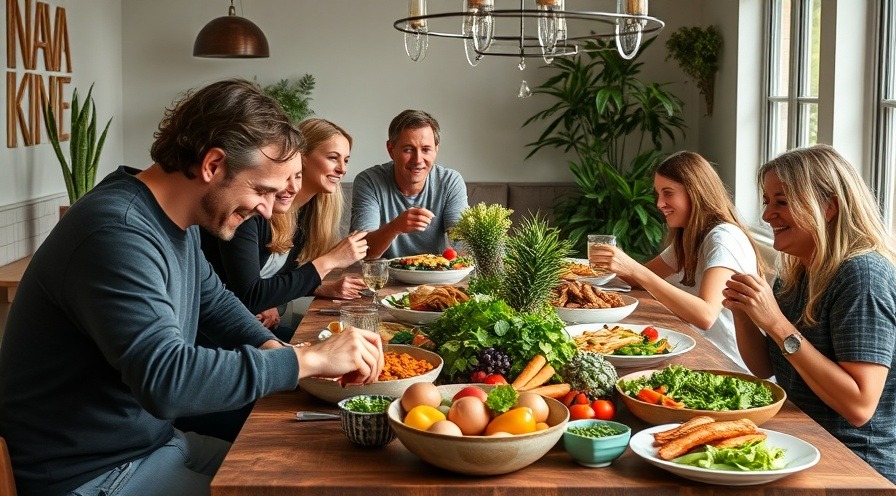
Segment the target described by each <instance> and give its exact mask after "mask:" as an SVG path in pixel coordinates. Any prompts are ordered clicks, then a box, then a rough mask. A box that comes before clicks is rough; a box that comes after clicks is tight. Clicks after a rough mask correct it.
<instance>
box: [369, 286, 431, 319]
mask: <svg viewBox="0 0 896 496" xmlns="http://www.w3.org/2000/svg"><path fill="white" fill-rule="evenodd" d="M406 294H407V291H404V292H401V293H394V294H391V295H389V296H393V297H395V298H396V299H400V298H403V297H404V296H405V295H406ZM389 296H384V297H383V298H382V299H381V300H380V304H381V305H382V306H383V308H385V309H386V311H387V312H389V313H391V314H392V316H393V317H395V318H396V319H398V320H400V321H402V322H407V323H410V324H429V323H430V322H433V321H435V320H436V319H438V318H439V317H441V316H442V312H424V311H422V310H411V309H409V308H398V307H396V306H394V305H392V304H391V303H389V301H388V300H387V298H388V297H389Z"/></svg>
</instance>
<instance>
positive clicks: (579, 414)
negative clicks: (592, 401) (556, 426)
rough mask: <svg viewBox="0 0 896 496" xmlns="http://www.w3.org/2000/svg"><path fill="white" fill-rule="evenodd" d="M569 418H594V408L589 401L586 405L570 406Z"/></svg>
mask: <svg viewBox="0 0 896 496" xmlns="http://www.w3.org/2000/svg"><path fill="white" fill-rule="evenodd" d="M569 418H571V419H573V420H582V419H593V418H594V409H593V408H591V405H589V404H587V403H586V404H584V405H580V404H579V405H573V406H571V407H569Z"/></svg>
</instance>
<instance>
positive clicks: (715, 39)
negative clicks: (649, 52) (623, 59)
mask: <svg viewBox="0 0 896 496" xmlns="http://www.w3.org/2000/svg"><path fill="white" fill-rule="evenodd" d="M666 50H668V51H669V55H667V56H666V60H669V59H670V58H671V59H675V61H676V62H678V65H679V67H681V70H683V71H684V73H685V74H687V75H688V76H690V77H691V78H692V79H693V80H694V82H696V83H697V87H698V88H700V93H701V94H703V97H704V98H705V99H706V115H712V104H713V93H714V92H715V81H716V73H717V72H719V53H721V51H722V35H721V34H719V32H718V31H717V30H716V28H714V27H713V26H709V27H708V28H706V29H703V28H700V27H692V28H689V27H683V28H680V29H678V30H677V31H675V32H674V33H672V36H670V37H669V39H668V40H667V41H666Z"/></svg>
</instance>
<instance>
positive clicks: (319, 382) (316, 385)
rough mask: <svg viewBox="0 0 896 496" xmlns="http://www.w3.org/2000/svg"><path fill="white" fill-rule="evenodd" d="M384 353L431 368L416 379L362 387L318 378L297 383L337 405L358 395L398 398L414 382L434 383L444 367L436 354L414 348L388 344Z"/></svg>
mask: <svg viewBox="0 0 896 496" xmlns="http://www.w3.org/2000/svg"><path fill="white" fill-rule="evenodd" d="M385 351H394V352H396V353H407V354H408V355H410V356H412V357H414V358H416V359H418V360H421V359H422V360H426V361H427V362H429V363H431V364H432V365H433V368H432V370H430V371H429V372H427V373H425V374H421V375H418V376H416V377H408V378H407V379H397V380H394V381H381V382H374V383H373V384H366V385H362V386H346V387H342V386H341V385H340V384H339V381H335V380H332V379H323V378H320V377H307V378H305V379H302V380H300V381H299V387H300V388H302V389H304V390H305V391H308V392H309V393H310V394H312V395H313V396H316V397H318V398H320V399H322V400H324V401H328V402H330V403H337V402H339V401H340V400H343V399H345V398H349V397H351V396H356V395H359V394H381V395H385V396H393V397H396V398H400V397H401V395H402V393H404V390H405V389H407V388H408V386H410V385H411V384H413V383H415V382H433V381H435V380H436V378H437V377H438V376H439V373H440V372H441V371H442V365H444V361H442V357H440V356H439V355H438V354H437V353H433V352H431V351H429V350H424V349H422V348H417V347H416V346H408V345H401V344H388V345H386V346H385Z"/></svg>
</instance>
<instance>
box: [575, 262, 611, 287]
mask: <svg viewBox="0 0 896 496" xmlns="http://www.w3.org/2000/svg"><path fill="white" fill-rule="evenodd" d="M566 261H567V262H573V263H577V264H582V265H590V264H589V262H588V259H587V258H567V259H566ZM614 277H616V273H615V272H608V273H606V274H603V275H600V276H595V277H579V278H577V279H576V280H577V281H584V282H590V283H591V284H594V285H595V286H600V285H602V284H606V283H608V282H610V281H612V280H613V278H614Z"/></svg>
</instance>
